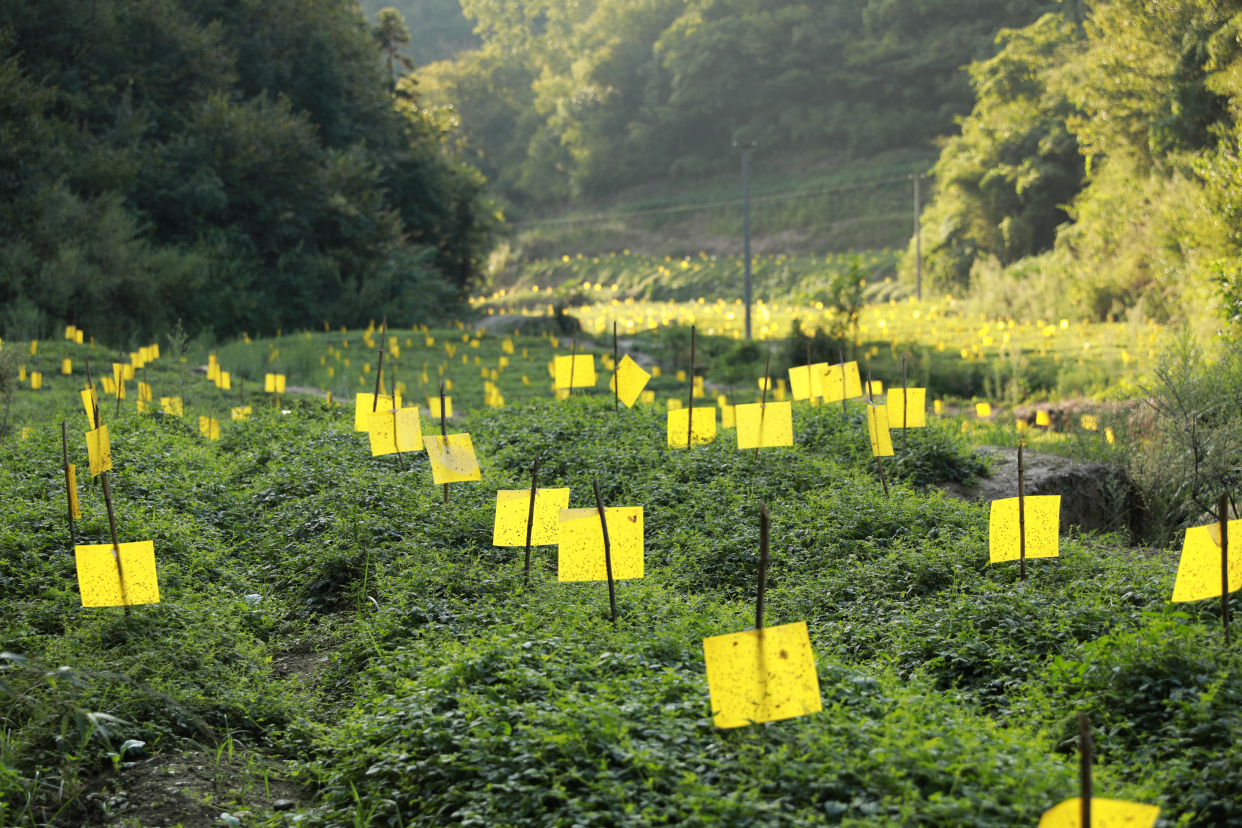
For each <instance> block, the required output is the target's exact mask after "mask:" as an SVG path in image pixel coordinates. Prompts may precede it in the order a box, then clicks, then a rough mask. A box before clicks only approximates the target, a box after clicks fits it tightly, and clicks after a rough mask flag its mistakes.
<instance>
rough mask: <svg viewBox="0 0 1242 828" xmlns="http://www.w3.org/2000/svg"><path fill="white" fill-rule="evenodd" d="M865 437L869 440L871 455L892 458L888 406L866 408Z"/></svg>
mask: <svg viewBox="0 0 1242 828" xmlns="http://www.w3.org/2000/svg"><path fill="white" fill-rule="evenodd" d="M867 436H868V437H870V438H871V453H872V454H874V455H875V456H876V457H892V456H893V440H892V436H891V435H890V434H889V419H888V406H886V405H869V406H867Z"/></svg>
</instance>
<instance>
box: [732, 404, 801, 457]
mask: <svg viewBox="0 0 1242 828" xmlns="http://www.w3.org/2000/svg"><path fill="white" fill-rule="evenodd" d="M733 412H734V415H735V417H736V419H737V447H738V448H739V449H753V448H775V447H778V446H792V445H793V403H790V402H770V403H768V404H767V405H766V406H765V405H763V404H762V403H753V404H751V405H737V406H734V407H733Z"/></svg>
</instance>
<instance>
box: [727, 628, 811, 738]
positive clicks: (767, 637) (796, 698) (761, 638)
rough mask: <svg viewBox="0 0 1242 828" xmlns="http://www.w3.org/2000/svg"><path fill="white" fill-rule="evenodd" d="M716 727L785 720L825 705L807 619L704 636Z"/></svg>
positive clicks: (806, 713)
mask: <svg viewBox="0 0 1242 828" xmlns="http://www.w3.org/2000/svg"><path fill="white" fill-rule="evenodd" d="M703 657H704V659H705V660H706V662H707V687H708V690H709V691H710V692H711V697H712V719H713V721H714V722H715V725H716V727H719V728H732V727H744V726H745V725H748V724H758V723H761V722H779V721H781V720H782V719H792V718H794V717H796V716H806V715H808V714H811V713H818V712H820V711H821V710H823V709H824V707H823V702H822V701H821V700H820V696H819V676H818V675H816V673H815V655H814V653H812V652H811V637H810V635H809V634H808V633H807V630H806V622H805V621H799V622H797V623H796V624H783V625H781V626H779V627H765V628H764V629H762V630H747V631H746V632H740V633H729V634H728V635H716V636H712V637H711V638H704V639H703Z"/></svg>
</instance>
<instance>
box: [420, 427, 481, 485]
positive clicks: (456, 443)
mask: <svg viewBox="0 0 1242 828" xmlns="http://www.w3.org/2000/svg"><path fill="white" fill-rule="evenodd" d="M423 445H424V446H425V447H426V449H427V457H428V459H429V460H431V479H432V481H433V482H434V483H435V484H436V485H437V486H438V485H440V484H441V483H463V482H466V481H470V480H480V479H482V476H483V475H482V473H481V472H480V471H479V461H478V460H477V459H476V458H475V456H474V443H472V442H471V441H470V435H469V434H450V435H449V436H448V445H447V446H446V445H445V443H444V438H443V437H439V436H433V437H432V438H431V442H430V443H427V442H426V441H424V443H423Z"/></svg>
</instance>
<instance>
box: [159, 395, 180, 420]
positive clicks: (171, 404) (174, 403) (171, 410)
mask: <svg viewBox="0 0 1242 828" xmlns="http://www.w3.org/2000/svg"><path fill="white" fill-rule="evenodd" d="M160 409H161V410H162V411H163V412H164V413H165V414H171V415H173V416H174V417H180V416H182V415H183V414H184V413H185V410H184V408H182V406H181V398H180V397H160Z"/></svg>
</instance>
